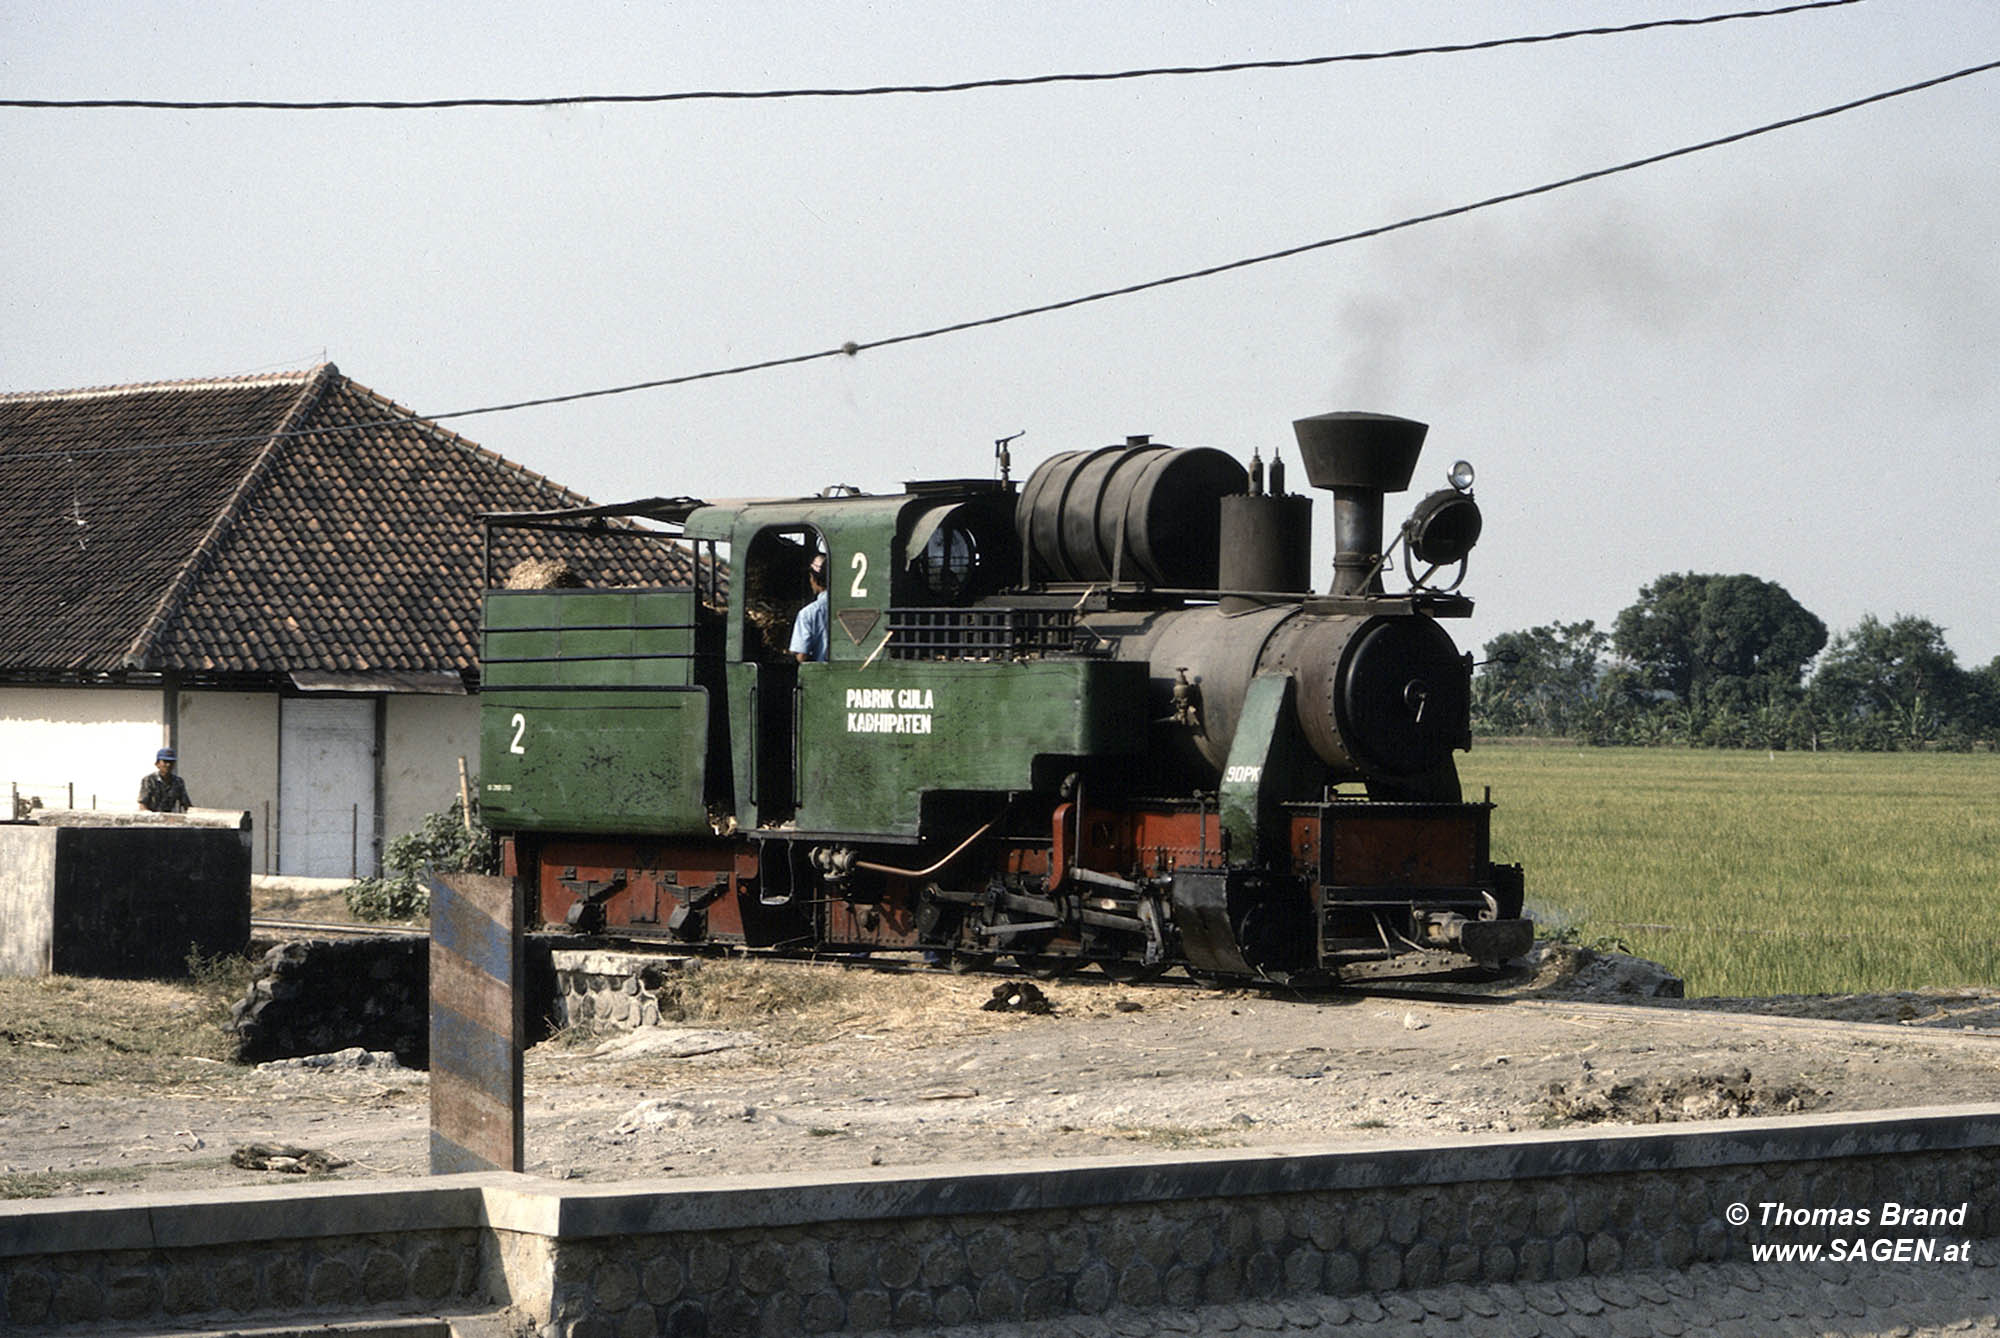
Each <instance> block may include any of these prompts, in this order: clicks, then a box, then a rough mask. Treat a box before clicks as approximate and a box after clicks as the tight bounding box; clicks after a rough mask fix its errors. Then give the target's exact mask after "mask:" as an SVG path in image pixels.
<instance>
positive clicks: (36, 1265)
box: [0, 1185, 488, 1333]
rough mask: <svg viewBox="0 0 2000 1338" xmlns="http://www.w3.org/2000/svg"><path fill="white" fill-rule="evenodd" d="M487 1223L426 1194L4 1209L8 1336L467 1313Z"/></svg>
mask: <svg viewBox="0 0 2000 1338" xmlns="http://www.w3.org/2000/svg"><path fill="white" fill-rule="evenodd" d="M479 1217H480V1215H479V1211H478V1203H477V1201H476V1198H475V1199H468V1198H467V1197H466V1195H465V1192H464V1191H463V1190H456V1191H446V1192H440V1191H439V1190H437V1189H434V1188H431V1187H429V1186H424V1185H418V1186H413V1187H407V1188H399V1189H397V1190H395V1191H391V1192H388V1193H384V1192H383V1191H382V1189H381V1188H380V1187H378V1186H351V1185H320V1186H316V1187H315V1189H314V1190H313V1191H311V1192H308V1193H305V1194H301V1193H300V1192H299V1190H298V1189H297V1188H296V1187H287V1188H283V1189H278V1190H251V1191H244V1192H238V1193H231V1194H226V1195H225V1194H208V1195H202V1194H196V1195H185V1196H180V1197H178V1198H169V1197H168V1196H164V1195H150V1196H138V1195H134V1196H129V1197H127V1198H125V1199H104V1200H98V1201H96V1202H92V1203H88V1204H84V1205H79V1204H78V1203H77V1202H75V1201H69V1202H55V1203H48V1202H38V1203H33V1204H11V1203H10V1204H0V1332H8V1333H14V1332H21V1331H26V1332H40V1331H48V1332H55V1333H96V1332H99V1331H102V1330H104V1329H107V1328H111V1327H113V1326H128V1327H131V1326H144V1327H145V1328H148V1329H151V1328H155V1327H165V1326H167V1325H170V1324H171V1325H174V1326H176V1327H181V1326H187V1325H191V1324H195V1323H198V1322H199V1323H208V1324H217V1323H241V1322H244V1321H246V1320H259V1321H261V1320H263V1319H265V1318H267V1317H269V1316H273V1315H298V1314H317V1315H327V1314H336V1315H350V1314H352V1315H359V1314H367V1313H371V1312H373V1313H381V1312H383V1311H392V1312H393V1311H397V1310H412V1309H415V1310H430V1311H435V1310H439V1309H464V1308H465V1307H466V1306H467V1305H468V1303H473V1302H476V1300H477V1298H479V1297H480V1296H482V1295H483V1294H484V1292H485V1290H486V1286H487V1280H486V1278H485V1276H484V1274H485V1269H486V1268H487V1254H488V1250H487V1238H486V1233H485V1232H484V1231H483V1230H481V1228H480V1225H479Z"/></svg>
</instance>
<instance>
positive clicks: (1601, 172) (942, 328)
mask: <svg viewBox="0 0 2000 1338" xmlns="http://www.w3.org/2000/svg"><path fill="white" fill-rule="evenodd" d="M1996 69H2000V60H1996V61H1988V62H1987V63H1986V64H1984V65H1973V66H1970V67H1968V68H1966V69H1963V70H1957V71H1954V72H1953V73H1951V74H1945V75H1940V76H1938V77H1937V78H1935V79H1926V80H1924V81H1922V82H1921V83H1915V84H1906V85H1904V86H1903V87H1901V88H1894V89H1890V90H1888V91H1887V92H1883V93H1874V94H1870V95H1869V96H1868V97H1865V98H1856V99H1855V100H1854V101H1852V102H1843V103H1841V104H1839V105H1838V106H1833V107H1823V108H1821V109H1820V110H1818V111H1813V112H1806V113H1804V114H1803V115H1800V116H1791V117H1787V118H1785V119H1784V120H1782V121H1772V122H1770V123H1769V124H1766V125H1760V126H1756V127H1754V128H1752V129H1749V130H1739V131H1737V132H1736V133H1734V134H1729V135H1723V136H1720V137H1718V138H1716V139H1709V140H1703V141H1702V142H1701V143H1699V144H1688V145H1684V146H1683V147H1681V148H1678V149H1668V150H1666V151H1665V152H1663V153H1655V154H1649V155H1647V156H1646V157H1643V158H1634V159H1631V160H1630V161H1628V162H1623V163H1618V164H1616V165H1615V166H1611V167H1600V168H1597V169H1595V170H1593V171H1589V172H1581V173H1578V174H1577V175H1575V176H1571V177H1564V178H1563V179H1562V180H1560V181H1550V182H1544V183H1543V184H1541V185H1539V186H1529V187H1526V188H1524V189H1521V190H1515V191H1508V192H1506V193H1505V194H1501V195H1492V196H1488V197H1487V198H1486V199H1483V200H1476V201H1474V202H1472V203H1471V204H1461V205H1454V206H1452V207H1451V208H1449V209H1439V210H1435V211H1433V212H1431V213H1428V214H1417V215H1413V216H1412V217H1409V218H1404V219H1399V220H1398V221H1396V222H1394V223H1384V224H1380V225H1378V226H1376V227H1372V228H1363V229H1361V230H1360V231H1358V232H1349V233H1343V234H1342V235H1340V236H1338V237H1326V238H1322V239H1321V240H1319V241H1316V242H1305V243H1303V244H1301V245H1298V246H1288V247H1286V248H1284V249H1283V250H1280V251H1267V252H1265V253H1264V254H1262V255H1255V256H1247V257H1245V258H1243V259H1241V260H1231V261H1227V262H1225V263H1223V264H1219V265H1208V266H1205V267H1203V268H1201V269H1194V270H1187V271H1184V272H1182V273H1179V274H1169V275H1166V276H1165V277H1163V278H1158V279H1147V280H1144V281H1142V282H1139V283H1132V284H1126V285H1124V286H1123V287H1119V288H1106V289H1102V290H1100V291H1098V292H1094V293H1086V294H1084V295H1083V296H1081V297H1071V298H1064V299H1063V300H1061V301H1058V302H1045V303H1043V304H1041V305H1039V306H1033V307H1023V308H1021V309H1020V310H1018V311H1010V312H1006V313H1003V314H1001V315H998V316H982V317H978V318H975V319H973V320H966V321H958V322H955V323H953V324H951V325H939V326H933V327H931V328H930V329H927V330H917V331H913V332H911V333H908V334H900V335H890V336H887V337H885V338H882V339H871V340H866V341H849V342H847V343H845V344H842V345H841V346H840V347H838V348H829V349H821V350H819V351H818V352H815V353H798V354H793V355H792V356H790V357H785V358H769V359H766V360H764V361H762V362H751V363H742V364H739V365H737V366H734V367H719V368H715V369H713V370H710V371H706V372H691V373H687V374H685V375H682V376H672V377H664V378H661V379H659V380H655V381H638V382H634V383H632V384H630V385H624V386H611V387H607V388H605V389H602V390H585V391H577V392H573V393H571V394H567V395H549V396H544V397H542V398H540V399H532V400H517V401H515V402H513V403H511V404H494V405H488V406H486V407H484V408H480V409H461V410H458V411H457V412H454V413H447V414H433V415H429V417H430V418H431V419H432V421H442V420H444V419H448V418H472V417H476V416H478V415H480V414H489V413H508V412H511V411H513V410H516V409H534V408H541V407H543V406H546V405H552V404H569V403H573V402H575V401H577V400H586V399H598V398H602V397H604V396H607V395H624V394H629V393H631V392H633V391H637V390H657V389H663V388H665V387H667V386H680V385H687V384H689V383H691V382H695V381H709V380H714V379H716V378H718V377H724V376H738V375H742V374H744V373H747V372H761V371H768V370H770V369H772V368H775V367H790V366H794V365H796V364H798V363H804V362H814V361H817V360H819V359H822V358H836V357H853V356H854V355H856V354H859V353H862V352H864V351H866V350H868V349H877V348H888V347H890V346H892V345H895V344H910V343H915V342H917V341H918V340H922V339H934V338H937V337H938V336H940V335H947V334H958V333H961V332H963V331H966V330H976V329H981V328H984V327H986V326H991V325H1002V324H1005V323H1007V322H1009V321H1018V320H1023V319H1026V318H1027V317H1029V316H1043V315H1047V314H1048V313H1050V312H1055V311H1066V310H1068V309H1069V308H1071V307H1081V306H1086V305H1088V304H1090V303H1093V302H1104V301H1108V300H1109V299H1111V298H1114V297H1129V296H1131V295H1132V294H1134V293H1143V292H1147V291H1150V290H1151V289H1155V288H1165V287H1168V286H1169V285H1172V284H1177V283H1187V282H1189V281H1190V280H1193V279H1206V278H1210V277H1212V276H1214V275H1217V274H1227V273H1229V272H1230V271H1232V270H1239V269H1248V268H1250V267H1251V266H1253V265H1264V264H1269V263H1270V262H1271V261H1274V260H1287V259H1290V258H1291V257H1293V256H1299V255H1305V254H1306V253H1308V252H1310V251H1321V250H1325V249H1327V248H1328V247H1334V246H1342V245H1345V244H1346V243H1349V242H1358V241H1365V240H1367V239H1369V238H1371V237H1381V236H1384V235H1386V234H1388V233H1391V232H1400V231H1402V230H1404V229H1406V228H1414V227H1417V226H1419V225H1421V224H1425V223H1435V222H1438V221H1440V220H1442V219H1447V218H1457V217H1459V216H1461V215H1464V214H1470V213H1474V212H1476V211H1478V210H1481V209H1491V208H1493V207H1495V206H1496V205H1502V204H1511V203H1513V202H1514V201H1516V200H1526V199H1530V198H1532V197H1534V196H1537V195H1547V194H1549V193H1550V192H1552V191H1559V190H1564V189H1567V188H1568V187H1571V186H1579V185H1582V184H1584V183H1585V182H1589V181H1598V180H1602V179H1603V178H1605V177H1611V176H1617V175H1618V174H1620V173H1623V172H1631V171H1636V170H1637V169H1639V168H1642V167H1651V166H1653V165H1655V164H1657V163H1664V162H1669V161H1671V160H1673V159H1675V158H1685V157H1687V156H1688V155H1690V154H1696V153H1703V152H1706V151H1707V150H1709V149H1717V148H1722V147H1724V146H1726V145H1730V144H1738V143H1741V142H1743V141H1744V140H1748V139H1755V138H1756V137H1758V136H1759V135H1768V134H1771V133H1772V132H1774V131H1778V130H1787V129H1790V128H1791V127H1793V126H1798V125H1804V124H1806V123H1807V122H1810V121H1818V120H1824V119H1825V118H1827V117H1830V116H1838V115H1840V114H1841V113H1843V112H1850V111H1854V110H1856V109H1858V108H1861V107H1867V106H1871V105H1873V104H1875V103H1878V102H1886V101H1888V100H1890V99H1891V98H1899V97H1903V96H1904V95H1906V94H1909V93H1917V92H1922V91H1924V90H1925V89H1931V88H1936V87H1938V86H1940V85H1942V84H1948V83H1951V82H1952V81H1954V80H1957V79H1965V78H1969V77H1971V76H1972V75H1975V74H1985V73H1988V72H1990V71H1992V70H1996Z"/></svg>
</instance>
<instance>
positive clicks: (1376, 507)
mask: <svg viewBox="0 0 2000 1338" xmlns="http://www.w3.org/2000/svg"><path fill="white" fill-rule="evenodd" d="M1292 431H1293V432H1294V433H1295V434H1296V435H1297V436H1298V440H1299V457H1300V459H1301V461H1302V462H1303V463H1304V465H1305V471H1306V478H1307V479H1308V480H1309V481H1310V482H1311V483H1312V485H1313V487H1315V488H1326V489H1329V490H1330V491H1331V492H1332V493H1333V542H1334V555H1333V590H1332V593H1333V594H1336V595H1362V594H1378V595H1379V594H1381V593H1382V573H1381V565H1382V498H1383V495H1384V494H1385V493H1392V492H1401V491H1403V490H1404V489H1405V488H1407V487H1409V486H1410V475H1411V474H1412V473H1414V472H1415V470H1416V467H1417V456H1418V454H1419V453H1420V452H1421V451H1422V450H1423V448H1424V434H1425V433H1426V432H1428V431H1430V428H1429V426H1428V425H1427V424H1424V423H1419V422H1415V421H1413V420H1411V419H1408V418H1395V417H1392V416H1390V415H1389V414H1379V413H1323V414H1318V415H1315V416H1314V417H1311V418H1300V419H1295V420H1294V421H1293V423H1292Z"/></svg>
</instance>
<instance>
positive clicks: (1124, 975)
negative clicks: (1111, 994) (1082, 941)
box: [1097, 957, 1167, 985]
mask: <svg viewBox="0 0 2000 1338" xmlns="http://www.w3.org/2000/svg"><path fill="white" fill-rule="evenodd" d="M1097 969H1098V970H1100V971H1102V972H1103V973H1104V974H1105V975H1107V976H1110V977H1111V978H1112V979H1113V980H1115V981H1117V982H1118V983H1119V984H1121V985H1143V984H1145V983H1146V982H1147V981H1149V980H1158V979H1159V978H1160V977H1161V976H1163V975H1165V974H1166V973H1167V964H1166V963H1165V962H1158V963H1155V964H1153V965H1151V966H1148V965H1147V964H1146V963H1144V962H1131V961H1126V960H1125V959H1124V958H1122V957H1108V958H1104V959H1102V960H1100V961H1099V962H1098V963H1097Z"/></svg>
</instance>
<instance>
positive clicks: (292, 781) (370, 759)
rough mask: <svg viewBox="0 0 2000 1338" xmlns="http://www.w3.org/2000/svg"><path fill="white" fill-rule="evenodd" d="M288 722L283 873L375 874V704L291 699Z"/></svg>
mask: <svg viewBox="0 0 2000 1338" xmlns="http://www.w3.org/2000/svg"><path fill="white" fill-rule="evenodd" d="M282 720H283V727H282V730H281V735H280V741H279V745H278V746H279V759H280V760H279V771H278V872H279V873H285V874H292V875H295V876H298V877H303V878H350V877H367V876H369V875H372V874H374V873H375V872H376V863H375V703H374V702H373V701H372V700H360V701H357V700H354V699H352V698H337V699H332V700H326V701H315V700H313V699H311V698H302V697H287V698H285V699H284V706H283V715H282Z"/></svg>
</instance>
